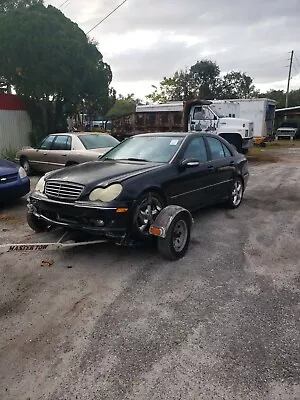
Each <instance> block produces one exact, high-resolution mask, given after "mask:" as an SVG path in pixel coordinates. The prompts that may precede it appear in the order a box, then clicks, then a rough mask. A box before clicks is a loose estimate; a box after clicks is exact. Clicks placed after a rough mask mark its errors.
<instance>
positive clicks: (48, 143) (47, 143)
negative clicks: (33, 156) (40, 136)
mask: <svg viewBox="0 0 300 400" xmlns="http://www.w3.org/2000/svg"><path fill="white" fill-rule="evenodd" d="M53 140H54V136H47V137H46V139H45V140H43V141H42V143H41V145H40V147H39V148H40V149H41V150H50V149H51V146H52V142H53Z"/></svg>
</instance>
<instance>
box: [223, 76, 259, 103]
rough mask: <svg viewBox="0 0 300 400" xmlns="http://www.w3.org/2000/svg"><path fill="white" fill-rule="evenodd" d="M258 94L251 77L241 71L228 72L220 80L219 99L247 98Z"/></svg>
mask: <svg viewBox="0 0 300 400" xmlns="http://www.w3.org/2000/svg"><path fill="white" fill-rule="evenodd" d="M255 96H258V92H257V91H256V90H255V86H254V85H253V79H252V78H251V77H250V76H248V75H246V74H245V73H243V72H235V71H232V72H229V73H228V74H226V75H225V76H224V77H223V78H222V79H221V80H220V86H219V96H218V98H219V99H249V98H253V97H255Z"/></svg>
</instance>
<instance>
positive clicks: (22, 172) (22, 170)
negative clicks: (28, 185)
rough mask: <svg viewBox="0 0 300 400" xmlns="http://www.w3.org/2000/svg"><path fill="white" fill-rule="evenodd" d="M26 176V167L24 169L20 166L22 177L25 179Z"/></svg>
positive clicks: (20, 175)
mask: <svg viewBox="0 0 300 400" xmlns="http://www.w3.org/2000/svg"><path fill="white" fill-rule="evenodd" d="M26 176H27V174H26V171H25V169H24V168H23V167H20V168H19V177H20V178H21V179H24V178H26Z"/></svg>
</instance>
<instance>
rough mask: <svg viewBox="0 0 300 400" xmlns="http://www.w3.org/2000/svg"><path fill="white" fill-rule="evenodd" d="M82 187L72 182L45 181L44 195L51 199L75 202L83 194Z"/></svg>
mask: <svg viewBox="0 0 300 400" xmlns="http://www.w3.org/2000/svg"><path fill="white" fill-rule="evenodd" d="M83 189H84V185H80V184H79V183H72V182H62V181H51V180H50V181H47V182H46V185H45V194H46V196H48V197H49V198H51V199H57V200H64V201H76V200H78V199H79V197H80V195H81V193H82V192H83Z"/></svg>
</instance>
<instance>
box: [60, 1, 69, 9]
mask: <svg viewBox="0 0 300 400" xmlns="http://www.w3.org/2000/svg"><path fill="white" fill-rule="evenodd" d="M69 1H70V0H65V1H64V2H63V3H62V4H61V5H60V6H59V7H58V8H62V7H63V6H64V5H65V4H66V3H68V2H69Z"/></svg>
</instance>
